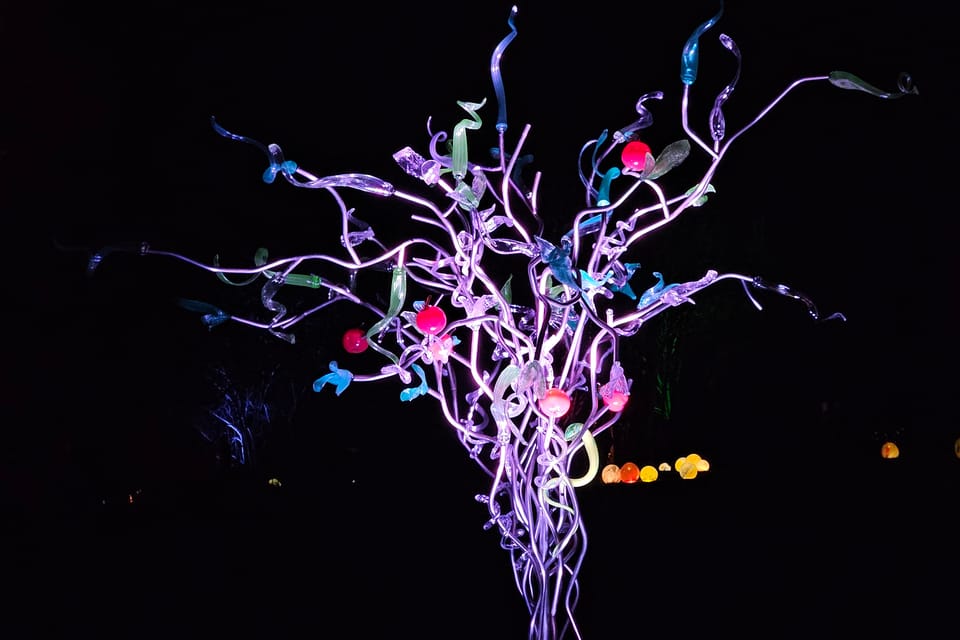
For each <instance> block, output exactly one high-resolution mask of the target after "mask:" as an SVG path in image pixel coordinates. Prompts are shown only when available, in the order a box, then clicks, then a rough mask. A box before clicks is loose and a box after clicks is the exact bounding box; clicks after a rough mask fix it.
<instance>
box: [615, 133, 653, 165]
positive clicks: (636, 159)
mask: <svg viewBox="0 0 960 640" xmlns="http://www.w3.org/2000/svg"><path fill="white" fill-rule="evenodd" d="M648 153H650V146H649V145H648V144H647V143H645V142H640V141H639V140H634V141H633V142H628V143H627V144H625V145H624V146H623V151H621V152H620V159H621V160H622V161H623V166H625V167H626V168H627V169H631V170H633V171H643V166H644V165H645V164H646V162H647V154H648Z"/></svg>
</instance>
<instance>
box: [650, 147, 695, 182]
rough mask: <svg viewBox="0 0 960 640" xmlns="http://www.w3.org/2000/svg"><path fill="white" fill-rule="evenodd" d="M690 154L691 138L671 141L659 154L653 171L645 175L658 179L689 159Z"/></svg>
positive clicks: (651, 178)
mask: <svg viewBox="0 0 960 640" xmlns="http://www.w3.org/2000/svg"><path fill="white" fill-rule="evenodd" d="M688 155H690V141H689V140H677V141H676V142H671V143H670V144H668V145H667V146H666V148H664V150H663V151H661V152H660V155H659V156H657V162H656V164H654V165H653V171H651V172H650V173H649V174H648V175H645V176H643V177H644V178H646V179H648V180H656V179H657V178H659V177H660V176H662V175H663V174H665V173H666V172H667V171H670V170H671V169H673V168H674V167H675V166H677V165H678V164H680V163H681V162H683V161H684V160H686V159H687V156H688Z"/></svg>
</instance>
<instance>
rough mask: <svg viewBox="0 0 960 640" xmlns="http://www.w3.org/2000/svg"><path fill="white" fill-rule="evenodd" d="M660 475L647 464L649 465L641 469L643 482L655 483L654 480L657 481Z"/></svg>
mask: <svg viewBox="0 0 960 640" xmlns="http://www.w3.org/2000/svg"><path fill="white" fill-rule="evenodd" d="M659 475H660V474H659V473H657V470H656V469H655V468H654V467H653V465H649V464H647V465H644V466H643V468H642V469H640V481H641V482H653V481H654V480H656V479H657V477H658V476H659Z"/></svg>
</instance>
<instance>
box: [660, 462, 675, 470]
mask: <svg viewBox="0 0 960 640" xmlns="http://www.w3.org/2000/svg"><path fill="white" fill-rule="evenodd" d="M657 468H658V469H659V470H660V471H670V470H671V469H673V467H671V466H670V463H669V462H661V463H660V466H659V467H657Z"/></svg>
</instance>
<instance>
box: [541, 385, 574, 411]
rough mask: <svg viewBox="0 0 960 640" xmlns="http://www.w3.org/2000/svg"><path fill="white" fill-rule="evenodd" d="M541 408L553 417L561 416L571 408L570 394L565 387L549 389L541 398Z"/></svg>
mask: <svg viewBox="0 0 960 640" xmlns="http://www.w3.org/2000/svg"><path fill="white" fill-rule="evenodd" d="M540 409H541V410H542V411H543V412H544V413H545V414H547V415H548V416H551V417H553V418H559V417H561V416H563V415H564V414H566V413H567V411H569V410H570V396H568V395H567V392H566V391H564V390H563V389H557V388H556V387H554V388H553V389H547V392H546V393H545V394H544V395H543V397H542V398H540Z"/></svg>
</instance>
